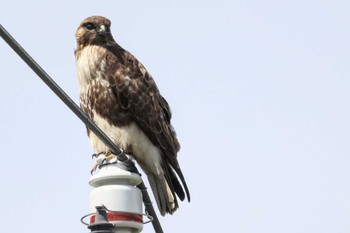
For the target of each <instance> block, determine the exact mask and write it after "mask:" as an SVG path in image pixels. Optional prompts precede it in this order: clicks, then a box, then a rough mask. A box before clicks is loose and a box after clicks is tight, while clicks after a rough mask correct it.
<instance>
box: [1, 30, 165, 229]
mask: <svg viewBox="0 0 350 233" xmlns="http://www.w3.org/2000/svg"><path fill="white" fill-rule="evenodd" d="M0 36H1V37H2V38H3V39H4V40H5V42H6V43H7V44H8V45H9V46H10V47H11V48H12V49H13V50H14V51H15V52H16V53H17V55H18V56H20V57H21V58H22V60H23V61H24V62H25V63H27V65H28V66H29V67H30V68H31V69H32V70H33V71H34V72H35V73H36V74H37V75H38V76H39V78H41V80H42V81H43V82H44V83H45V84H46V85H47V86H48V87H49V88H50V89H51V90H52V91H53V92H54V93H55V94H56V95H57V96H58V97H59V98H60V99H61V100H62V101H63V102H64V103H65V104H66V105H67V107H68V108H69V109H70V110H71V111H72V112H73V113H74V114H75V115H76V116H77V117H78V118H79V119H80V120H81V121H82V122H84V124H85V125H86V126H87V127H88V128H89V129H90V130H91V131H92V132H93V133H94V134H95V135H96V136H97V137H98V138H99V139H100V140H101V141H102V142H103V143H104V144H105V145H106V146H107V147H108V148H109V149H110V150H111V152H112V153H113V154H115V155H117V158H118V160H119V161H121V162H122V163H123V165H124V166H125V167H126V168H127V169H128V170H130V171H132V172H135V173H139V172H138V170H137V168H136V167H135V164H134V163H133V161H132V160H131V159H130V158H129V157H128V156H126V155H125V154H124V152H123V151H122V150H121V149H120V148H118V147H117V146H116V145H115V144H114V143H113V142H112V141H111V140H110V139H109V138H108V137H107V136H106V134H105V133H104V132H103V131H102V130H101V129H100V128H99V127H98V126H97V125H96V124H95V123H94V122H93V121H92V120H91V119H90V118H89V117H88V116H87V115H86V114H85V113H84V112H83V111H82V110H81V109H80V108H79V106H78V105H77V104H76V103H75V102H74V101H73V100H72V99H71V98H70V97H69V96H68V95H67V94H66V93H65V92H64V91H63V90H62V89H61V88H60V87H59V86H58V85H57V83H56V82H55V81H54V80H53V79H52V78H51V77H50V76H49V75H48V74H47V73H46V72H45V70H43V69H42V68H41V67H40V66H39V64H38V63H36V61H35V60H34V59H33V58H32V57H31V56H30V55H29V54H28V53H27V52H26V51H25V50H24V49H23V48H22V47H21V45H20V44H19V43H18V42H17V41H16V40H15V39H14V38H13V37H12V36H11V35H10V34H9V33H8V32H7V31H6V29H5V28H4V27H3V26H2V25H1V24H0ZM137 187H138V188H139V189H140V190H141V192H142V198H143V203H144V205H145V209H146V211H147V213H148V214H150V215H151V216H152V217H153V218H154V219H153V221H152V225H153V228H154V230H155V232H156V233H163V230H162V227H161V225H160V222H159V220H158V218H157V214H156V212H155V211H154V208H153V205H152V202H151V199H150V197H149V195H148V192H147V188H146V186H145V184H144V183H143V182H142V183H141V184H139V185H138V186H137Z"/></svg>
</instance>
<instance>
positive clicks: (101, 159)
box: [91, 151, 116, 174]
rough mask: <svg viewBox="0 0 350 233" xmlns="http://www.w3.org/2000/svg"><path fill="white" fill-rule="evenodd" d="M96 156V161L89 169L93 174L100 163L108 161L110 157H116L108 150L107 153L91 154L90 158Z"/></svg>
mask: <svg viewBox="0 0 350 233" xmlns="http://www.w3.org/2000/svg"><path fill="white" fill-rule="evenodd" d="M94 157H96V162H95V164H94V166H93V167H92V169H91V174H93V173H94V172H95V171H96V170H97V168H98V167H99V166H100V165H103V164H105V163H109V162H110V161H111V160H112V159H114V158H116V156H115V154H113V153H112V152H110V151H108V152H107V153H104V152H100V153H98V154H93V155H92V158H94Z"/></svg>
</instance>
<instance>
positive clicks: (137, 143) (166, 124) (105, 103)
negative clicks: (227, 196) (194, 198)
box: [75, 16, 190, 216]
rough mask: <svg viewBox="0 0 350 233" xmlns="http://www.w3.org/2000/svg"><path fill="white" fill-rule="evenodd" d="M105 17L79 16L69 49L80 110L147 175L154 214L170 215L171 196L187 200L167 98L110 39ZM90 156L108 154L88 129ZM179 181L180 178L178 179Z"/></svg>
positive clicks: (174, 203)
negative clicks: (72, 51) (72, 49)
mask: <svg viewBox="0 0 350 233" xmlns="http://www.w3.org/2000/svg"><path fill="white" fill-rule="evenodd" d="M110 27H111V21H110V20H109V19H107V18H105V17H102V16H91V17H88V18H86V19H84V20H83V21H82V22H81V23H80V25H79V27H78V29H77V31H76V34H75V35H76V41H77V48H76V50H75V57H76V68H77V76H78V81H79V97H80V106H81V108H82V110H83V111H84V112H85V113H86V114H87V115H88V116H89V117H90V118H91V119H92V120H93V121H94V122H95V123H96V124H97V126H98V127H99V128H100V129H101V130H102V131H104V133H105V134H106V135H107V136H108V137H109V138H110V139H111V140H112V141H113V142H114V143H115V144H116V145H117V146H118V147H120V148H121V149H123V150H124V151H125V153H127V154H129V155H131V156H132V157H134V158H135V159H136V161H137V162H138V164H139V165H140V166H141V168H142V170H143V171H144V172H145V174H146V175H147V178H148V180H149V183H150V185H151V188H152V191H153V194H154V197H155V199H156V202H157V205H158V208H159V211H160V213H161V214H162V215H163V216H164V215H165V214H166V213H169V214H172V213H174V211H175V210H176V209H177V208H178V201H177V197H178V198H179V199H180V200H181V201H183V200H184V199H185V196H187V200H188V201H190V194H189V190H188V188H187V184H186V181H185V178H184V176H183V174H182V171H181V169H180V166H179V163H178V161H177V153H178V151H179V149H180V144H179V142H178V139H177V137H176V133H175V130H174V128H173V126H172V125H171V122H170V120H171V111H170V108H169V105H168V103H167V101H166V100H165V99H164V98H163V96H162V95H161V94H160V92H159V90H158V87H157V85H156V83H155V81H154V80H153V78H152V77H151V75H150V74H149V73H148V71H147V70H146V69H145V67H144V66H143V65H142V64H141V63H140V62H139V61H138V60H137V59H136V58H135V57H134V56H133V55H132V54H131V53H130V52H128V51H126V50H125V49H123V48H122V47H121V46H120V45H119V44H117V43H116V42H115V40H114V39H113V36H112V34H111V30H110ZM88 136H89V139H90V142H91V144H92V147H93V149H94V152H95V153H96V154H104V155H107V156H108V155H110V154H109V153H110V152H109V148H107V147H106V146H105V145H104V143H103V142H102V141H100V140H99V139H98V138H97V137H96V136H95V135H94V133H92V132H90V130H89V129H88ZM180 181H181V182H180Z"/></svg>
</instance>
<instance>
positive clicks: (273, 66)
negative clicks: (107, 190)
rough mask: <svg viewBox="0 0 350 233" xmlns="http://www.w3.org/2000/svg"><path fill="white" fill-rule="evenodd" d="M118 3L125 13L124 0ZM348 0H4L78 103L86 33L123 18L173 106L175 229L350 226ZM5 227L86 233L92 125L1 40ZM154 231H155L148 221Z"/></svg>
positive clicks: (170, 222)
mask: <svg viewBox="0 0 350 233" xmlns="http://www.w3.org/2000/svg"><path fill="white" fill-rule="evenodd" d="M112 2H113V3H112ZM349 9H350V2H349V1H345V0H343V1H341V0H335V1H316V0H306V1H305V0H303V1H301V0H293V1H272V0H270V1H257V0H246V1H243V0H230V1H214V0H213V1H199V0H197V1H194V0H186V1H184V0H183V1H176V2H175V1H173V2H170V1H169V2H165V1H128V2H125V1H89V0H85V1H67V0H62V1H56V2H48V1H43V0H41V1H39V0H29V1H18V0H17V1H16V0H12V1H7V3H5V1H2V2H0V23H1V24H2V25H3V26H4V27H5V28H6V29H7V30H8V31H9V32H10V33H11V34H12V35H13V36H14V37H15V38H16V39H17V41H18V42H19V43H20V44H21V45H22V46H23V47H24V48H25V49H26V50H27V51H28V52H29V53H30V54H31V55H32V56H33V58H35V59H36V61H37V62H38V63H39V64H40V65H41V66H42V67H43V68H44V69H45V70H46V71H47V72H48V73H49V74H50V75H51V77H52V78H53V79H54V80H55V81H56V82H57V83H58V84H59V85H61V87H62V88H63V89H64V90H65V91H66V92H67V94H68V95H69V96H71V97H72V98H73V99H74V100H75V101H76V102H77V101H78V98H77V97H78V86H77V80H76V76H75V61H74V56H73V51H74V48H75V36H74V33H75V29H76V28H77V26H78V25H79V23H80V21H81V20H82V19H84V18H86V17H88V16H91V15H103V16H106V17H108V18H109V19H111V21H112V32H113V35H114V38H115V39H116V40H117V41H118V43H119V44H120V45H122V46H123V47H124V48H125V49H127V50H129V51H130V52H132V53H133V54H134V55H135V56H136V57H137V58H138V59H139V60H140V61H141V62H142V63H143V64H144V65H145V66H146V68H147V69H148V70H149V72H150V73H151V74H152V75H153V77H154V79H155V80H156V82H157V84H158V87H159V88H160V91H161V93H162V94H163V96H164V97H165V98H166V99H167V100H168V102H169V104H170V106H171V107H172V110H173V124H174V126H175V128H176V130H177V133H178V137H179V139H180V142H181V145H182V149H181V151H180V153H179V161H180V163H181V167H182V170H183V172H184V174H185V176H186V179H187V182H188V185H189V188H190V191H191V195H192V202H191V203H187V202H184V203H180V209H179V210H178V211H177V212H176V213H175V214H174V215H173V216H166V217H160V221H161V223H162V226H163V229H164V231H165V232H167V233H172V232H239V233H256V232H259V233H261V232H266V233H280V232H284V233H289V232H290V233H292V232H293V233H295V232H298V233H303V232H305V233H311V232H312V233H329V232H332V233H347V232H349V231H350V221H349V219H350V169H349V168H350V143H349V139H350V133H349V132H350V123H349V119H350V110H349V105H350V91H349V87H350V68H349V64H350V46H349V43H350V29H349V28H350V27H349V24H350V15H349V13H348V12H349ZM0 61H1V64H2V65H1V70H2V75H1V85H0V96H1V98H0V109H1V115H0V131H1V134H0V142H1V144H0V146H1V151H2V160H1V164H2V167H1V169H0V177H2V182H1V195H0V197H1V198H0V206H1V207H2V208H1V209H2V211H0V219H1V223H0V226H1V229H2V231H4V232H11V233H20V232H32V231H37V232H47V231H48V229H49V231H50V232H51V233H56V232H57V233H58V232H65V231H69V232H88V230H87V229H86V228H85V226H83V225H82V224H81V223H80V221H79V220H80V217H81V216H83V215H84V214H86V213H87V212H88V195H89V192H90V190H91V188H90V187H89V185H88V183H87V182H88V179H89V177H90V174H89V171H90V168H91V165H92V162H93V161H92V160H91V157H90V156H91V154H92V150H91V148H90V145H89V142H88V139H87V136H86V131H85V128H84V126H83V124H82V123H81V122H80V121H79V120H78V119H77V118H76V117H75V116H74V115H73V114H72V113H71V112H70V110H68V108H66V106H65V105H64V104H63V103H62V102H60V100H59V99H58V98H57V97H56V96H55V95H54V94H53V93H52V92H51V91H50V90H49V89H48V88H47V87H46V85H45V84H44V83H43V82H42V81H41V80H40V79H39V78H38V77H37V76H36V75H35V74H34V73H33V72H32V71H31V70H30V69H29V68H28V67H27V66H26V65H25V63H24V62H23V61H22V60H21V59H20V58H19V57H18V56H17V55H15V54H14V52H13V51H12V50H11V49H10V48H9V47H8V46H7V45H6V44H5V42H4V41H3V40H0ZM143 232H153V228H152V226H151V225H150V224H148V225H146V226H145V228H144V231H143Z"/></svg>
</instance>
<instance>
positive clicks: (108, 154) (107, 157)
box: [105, 151, 115, 162]
mask: <svg viewBox="0 0 350 233" xmlns="http://www.w3.org/2000/svg"><path fill="white" fill-rule="evenodd" d="M105 156H106V158H105V160H106V161H107V162H109V161H110V160H111V159H114V158H115V154H113V153H112V152H110V151H108V152H107V153H106V155H105Z"/></svg>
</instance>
